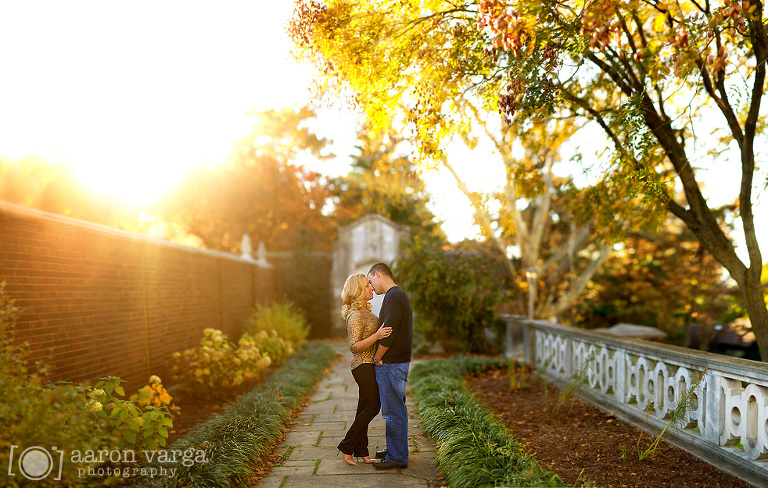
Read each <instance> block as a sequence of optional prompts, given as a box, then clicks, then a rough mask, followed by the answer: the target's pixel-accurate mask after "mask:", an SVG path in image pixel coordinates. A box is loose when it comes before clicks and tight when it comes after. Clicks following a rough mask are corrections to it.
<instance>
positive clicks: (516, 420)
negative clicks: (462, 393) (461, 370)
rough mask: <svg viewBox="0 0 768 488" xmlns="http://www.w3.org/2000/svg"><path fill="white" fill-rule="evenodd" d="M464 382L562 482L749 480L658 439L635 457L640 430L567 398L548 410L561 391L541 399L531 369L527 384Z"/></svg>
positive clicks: (490, 378)
mask: <svg viewBox="0 0 768 488" xmlns="http://www.w3.org/2000/svg"><path fill="white" fill-rule="evenodd" d="M468 383H469V385H470V388H471V389H472V392H473V393H474V394H475V396H476V397H477V398H478V399H480V400H481V401H482V402H483V403H484V404H485V405H486V406H487V407H488V408H489V409H490V410H492V411H493V412H494V413H496V414H497V415H499V416H500V418H501V420H502V421H503V422H504V423H505V424H506V425H507V427H509V429H510V430H511V431H512V435H513V436H514V438H515V439H516V440H517V441H518V442H520V443H522V444H524V445H526V446H527V448H528V449H529V450H530V452H532V453H533V454H534V456H535V457H536V459H538V460H539V462H541V463H542V465H544V466H550V469H552V470H553V471H554V472H556V473H557V474H558V475H560V477H561V478H562V479H563V481H565V482H566V483H567V484H568V485H569V486H574V485H581V483H582V482H584V481H590V482H592V483H593V485H592V486H595V485H596V486H600V487H616V488H620V487H629V488H631V487H643V488H645V487H691V488H693V487H701V488H705V487H706V488H711V487H736V488H742V487H743V488H749V487H750V486H751V485H749V484H748V483H746V482H745V481H743V480H740V479H738V478H736V477H733V476H731V475H729V474H726V473H724V472H722V471H720V470H718V469H717V468H715V467H714V466H712V465H710V464H707V463H705V462H704V461H701V460H699V459H698V458H696V457H694V456H693V455H691V454H689V453H687V452H686V451H683V450H681V449H678V448H676V447H674V446H671V445H669V444H667V443H665V442H661V443H660V444H659V447H658V449H657V454H656V455H655V456H653V457H652V458H650V459H649V458H646V459H644V460H643V461H640V460H639V458H638V440H639V441H640V443H639V450H640V451H641V452H642V451H643V450H645V449H647V448H648V446H650V444H651V442H652V441H653V438H652V437H650V436H649V435H648V434H647V433H645V434H644V433H641V431H640V430H639V429H638V428H636V427H634V426H632V425H629V424H626V423H624V422H622V421H620V420H618V419H617V418H616V417H615V416H613V415H611V414H605V413H603V412H601V411H600V410H598V409H597V408H596V407H594V406H592V405H590V404H588V403H586V402H583V401H581V400H579V399H576V398H573V397H571V398H569V399H568V400H567V401H566V402H565V403H564V404H563V405H562V406H561V407H560V408H559V409H558V410H557V411H556V412H555V409H554V407H555V405H556V403H557V400H558V395H559V394H560V390H558V389H556V388H555V387H553V386H551V385H550V386H548V388H547V394H546V397H547V403H546V405H545V403H544V398H545V389H544V387H543V380H540V379H536V378H534V377H533V376H532V375H530V374H528V376H527V381H526V382H525V385H526V387H525V388H517V389H515V390H512V389H510V380H509V377H508V376H507V375H506V372H503V371H498V370H497V371H490V372H488V373H486V374H483V375H480V376H472V377H469V378H468Z"/></svg>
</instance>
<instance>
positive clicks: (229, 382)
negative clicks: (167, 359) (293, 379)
mask: <svg viewBox="0 0 768 488" xmlns="http://www.w3.org/2000/svg"><path fill="white" fill-rule="evenodd" d="M171 360H172V365H171V371H172V372H173V379H174V380H175V381H177V382H179V383H180V384H181V386H182V387H183V388H184V389H186V390H187V391H190V392H194V393H195V394H199V395H203V396H207V397H210V398H222V397H226V396H229V395H231V394H232V392H237V391H240V390H242V388H243V387H244V385H245V386H248V385H253V384H255V383H256V382H258V381H259V380H261V379H262V378H263V377H264V375H265V374H266V372H267V369H268V368H269V365H270V364H271V363H272V360H271V359H270V358H269V357H268V356H264V355H262V354H261V351H260V350H259V348H258V346H257V344H256V343H255V342H252V341H249V340H248V339H247V338H246V339H245V340H244V341H243V342H242V345H241V346H236V345H235V344H232V343H231V342H229V340H228V339H227V336H226V335H225V334H224V333H222V332H221V331H220V330H216V329H205V331H203V338H202V339H200V346H199V347H196V348H192V349H187V350H186V351H184V352H175V353H173V356H172V359H171Z"/></svg>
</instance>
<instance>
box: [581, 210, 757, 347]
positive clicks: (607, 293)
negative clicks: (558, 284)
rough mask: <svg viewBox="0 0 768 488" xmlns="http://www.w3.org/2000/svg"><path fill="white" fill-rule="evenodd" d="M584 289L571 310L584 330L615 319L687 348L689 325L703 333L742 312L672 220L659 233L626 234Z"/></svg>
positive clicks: (707, 258)
mask: <svg viewBox="0 0 768 488" xmlns="http://www.w3.org/2000/svg"><path fill="white" fill-rule="evenodd" d="M589 288H590V289H589V291H588V292H587V293H586V294H585V295H584V296H583V297H582V298H581V300H580V301H579V304H578V307H577V308H576V310H575V313H574V320H575V321H578V322H582V323H583V324H584V325H588V326H589V328H597V327H609V326H611V325H614V324H616V323H619V322H629V323H634V324H641V325H650V326H655V327H658V328H659V329H661V330H663V331H665V332H667V334H668V335H669V338H670V339H671V340H672V341H673V342H675V343H680V344H684V345H685V346H686V347H691V346H692V344H691V343H690V341H689V340H690V336H689V331H690V329H691V325H694V324H695V325H696V326H697V328H698V333H699V334H704V335H706V334H705V332H706V331H712V326H714V325H715V324H718V323H728V322H730V321H732V320H733V319H735V318H738V317H740V316H741V315H742V314H743V308H742V307H741V306H740V305H739V303H738V300H734V296H733V295H734V292H735V290H733V284H732V282H730V281H729V280H727V279H726V277H725V276H724V275H723V268H722V266H721V265H720V263H718V262H717V261H716V260H715V259H714V258H713V257H712V256H711V255H710V254H709V253H708V252H707V251H706V250H705V249H704V248H703V247H702V246H701V243H699V242H698V240H697V239H696V238H695V236H693V234H692V233H691V232H690V231H689V230H688V229H687V228H686V227H685V226H683V225H682V224H681V223H680V222H679V221H677V220H672V219H669V221H668V222H667V225H666V226H665V227H664V228H663V229H662V230H661V231H660V232H657V233H654V234H650V233H643V232H636V233H632V234H629V235H628V236H627V238H626V240H625V242H624V246H623V248H622V249H621V251H619V252H616V253H614V254H612V255H611V257H610V258H609V259H608V260H607V261H606V263H605V266H604V267H603V268H602V269H601V270H600V272H599V273H597V274H596V275H595V277H594V278H593V282H592V283H591V284H590V287H589ZM736 298H738V297H736ZM707 342H708V341H702V342H701V343H700V344H698V346H706V345H707Z"/></svg>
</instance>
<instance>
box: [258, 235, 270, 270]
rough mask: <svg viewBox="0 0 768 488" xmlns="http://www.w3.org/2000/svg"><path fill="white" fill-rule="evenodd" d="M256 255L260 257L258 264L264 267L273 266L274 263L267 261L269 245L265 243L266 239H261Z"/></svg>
mask: <svg viewBox="0 0 768 488" xmlns="http://www.w3.org/2000/svg"><path fill="white" fill-rule="evenodd" d="M256 255H257V256H258V258H259V259H258V260H257V261H256V264H258V265H259V266H261V267H262V268H271V267H272V265H271V264H269V262H268V261H267V246H265V245H264V241H259V250H258V251H257V252H256Z"/></svg>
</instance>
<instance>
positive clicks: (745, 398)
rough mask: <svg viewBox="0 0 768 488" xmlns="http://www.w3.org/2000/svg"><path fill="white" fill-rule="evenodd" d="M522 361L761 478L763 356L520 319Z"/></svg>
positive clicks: (715, 460) (764, 480) (766, 398)
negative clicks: (734, 355) (681, 406)
mask: <svg viewBox="0 0 768 488" xmlns="http://www.w3.org/2000/svg"><path fill="white" fill-rule="evenodd" d="M520 322H521V325H522V327H523V332H524V352H525V359H526V362H528V363H533V364H534V365H535V367H536V368H537V369H538V370H544V371H545V372H546V374H547V376H548V378H550V380H553V381H554V382H555V383H559V384H560V385H567V384H568V383H570V382H572V381H577V380H578V381H579V384H581V385H582V387H581V389H580V390H579V396H580V397H582V398H584V399H585V400H587V401H590V402H592V403H594V404H595V405H597V406H598V407H600V408H602V409H603V410H606V411H610V412H614V413H615V414H616V415H617V416H619V417H620V418H622V419H624V420H627V421H630V422H632V423H635V424H637V425H645V426H646V431H648V430H649V427H650V428H651V429H655V430H656V431H657V432H658V431H661V430H662V429H663V428H664V427H665V426H666V425H668V424H669V423H670V419H671V418H672V414H673V412H674V410H675V408H676V407H677V405H678V404H679V403H680V400H681V399H682V398H683V396H684V395H686V394H688V395H687V397H688V399H689V400H690V403H689V406H688V408H687V409H684V410H683V411H682V412H681V414H679V415H678V416H677V417H678V418H679V419H680V420H679V421H678V422H677V423H676V425H677V426H678V427H679V428H671V429H668V430H667V432H666V433H665V434H664V439H665V440H667V441H668V442H670V443H672V444H674V445H676V446H678V447H681V448H683V449H686V450H688V451H689V452H691V453H692V454H694V455H696V456H697V457H699V458H702V459H704V460H705V461H707V462H710V463H711V464H714V465H716V466H718V467H720V468H721V469H723V470H724V471H727V472H730V473H731V474H734V475H736V476H739V477H741V478H744V479H745V480H746V481H748V482H750V483H752V484H754V485H755V486H768V364H766V363H762V362H757V361H748V360H743V359H738V358H731V357H727V356H721V355H716V354H710V353H706V352H702V351H697V350H692V349H686V348H681V347H676V346H669V345H665V344H657V343H654V342H648V341H643V340H637V339H616V338H615V337H608V336H605V335H602V334H600V333H596V332H590V331H587V330H583V329H576V328H571V327H564V326H561V325H557V324H551V323H549V322H544V321H527V320H521V321H520Z"/></svg>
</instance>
